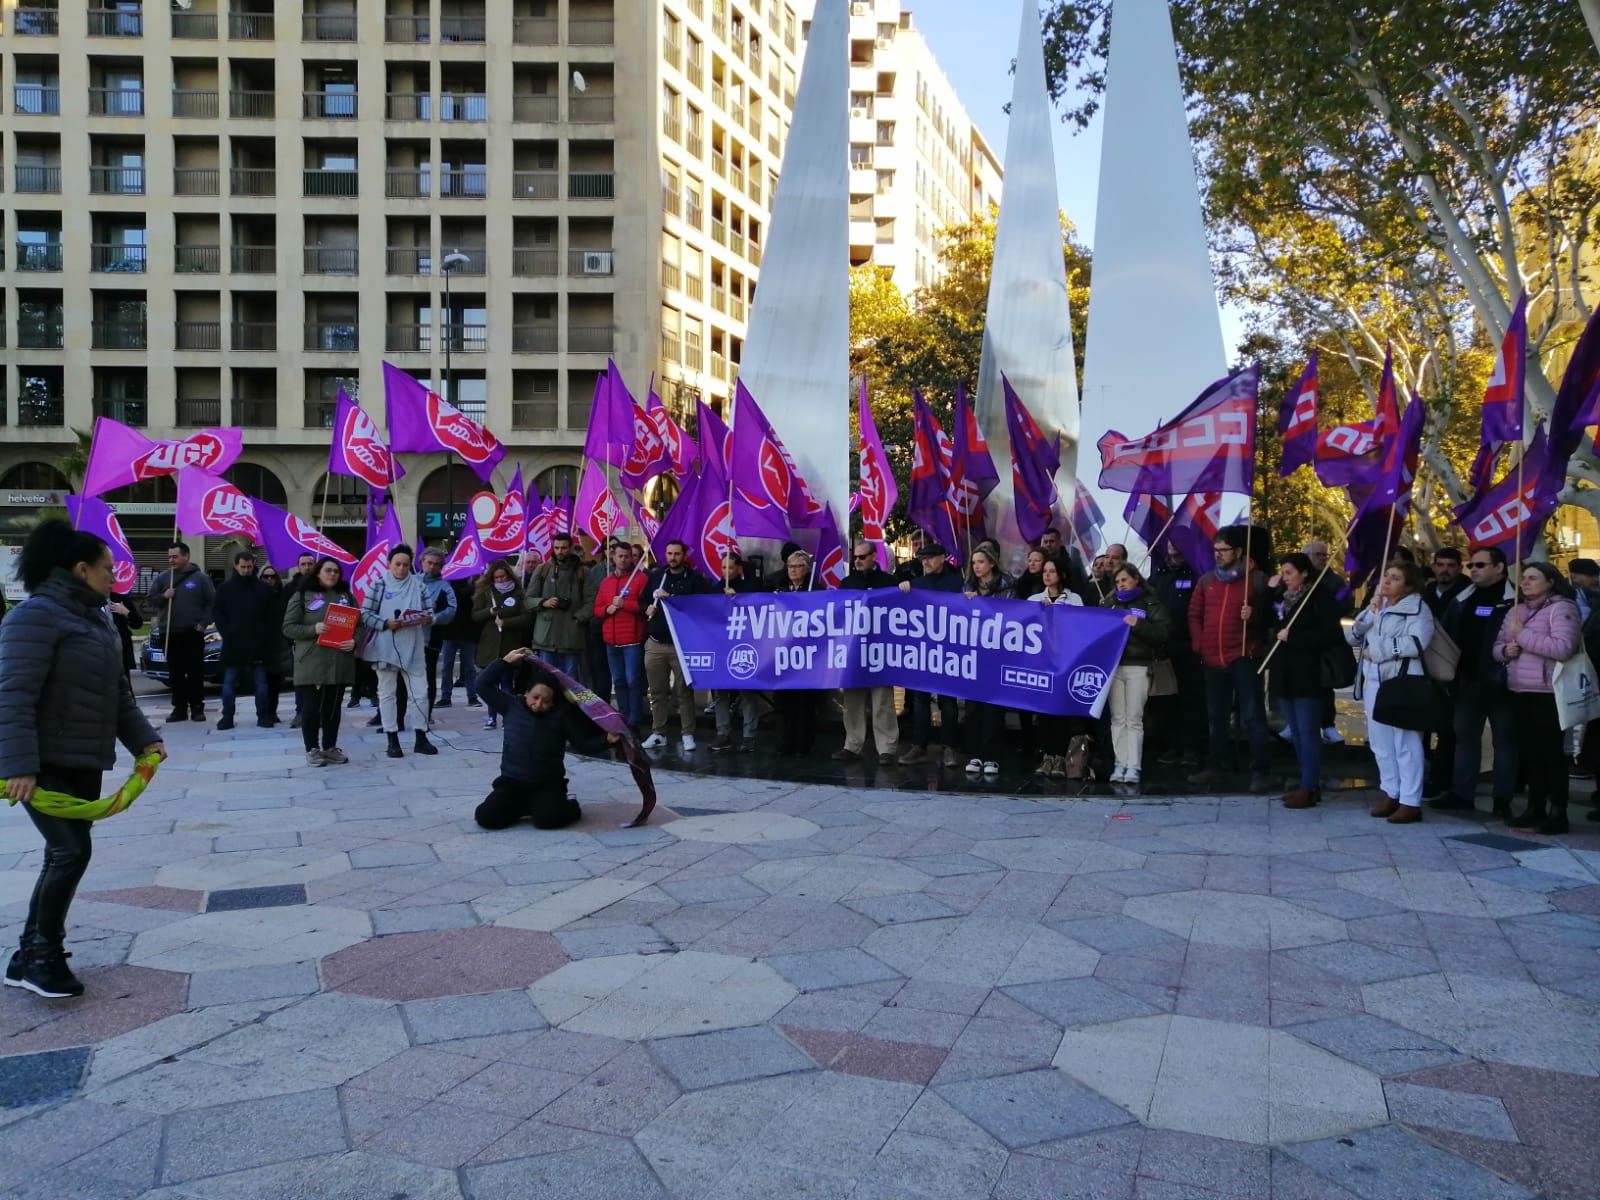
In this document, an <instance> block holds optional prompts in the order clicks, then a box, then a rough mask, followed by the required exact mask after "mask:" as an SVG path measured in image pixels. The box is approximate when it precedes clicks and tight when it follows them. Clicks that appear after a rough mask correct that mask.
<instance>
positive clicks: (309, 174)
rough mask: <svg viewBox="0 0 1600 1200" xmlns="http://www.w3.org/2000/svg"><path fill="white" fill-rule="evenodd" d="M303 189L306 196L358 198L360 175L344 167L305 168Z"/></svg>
mask: <svg viewBox="0 0 1600 1200" xmlns="http://www.w3.org/2000/svg"><path fill="white" fill-rule="evenodd" d="M303 187H304V190H305V194H306V195H307V196H327V197H340V198H345V197H353V196H358V195H360V194H361V175H360V173H359V172H357V171H352V170H348V169H346V168H344V167H307V168H306V170H305V171H304V183H303Z"/></svg>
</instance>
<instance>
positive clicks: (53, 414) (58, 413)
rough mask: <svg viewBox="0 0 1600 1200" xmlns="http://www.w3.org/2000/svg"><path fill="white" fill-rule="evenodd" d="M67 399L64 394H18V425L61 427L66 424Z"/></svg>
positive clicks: (25, 426) (22, 426)
mask: <svg viewBox="0 0 1600 1200" xmlns="http://www.w3.org/2000/svg"><path fill="white" fill-rule="evenodd" d="M66 407H67V402H66V399H65V398H64V397H62V396H18V397H17V425H18V426H19V427H21V428H43V427H46V426H51V427H54V428H57V429H59V428H60V427H61V426H63V425H65V424H66Z"/></svg>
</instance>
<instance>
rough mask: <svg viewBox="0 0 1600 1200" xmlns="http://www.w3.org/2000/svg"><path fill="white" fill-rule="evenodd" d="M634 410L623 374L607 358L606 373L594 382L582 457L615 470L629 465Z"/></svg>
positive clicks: (632, 438) (632, 441) (632, 440)
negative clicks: (626, 464) (592, 399)
mask: <svg viewBox="0 0 1600 1200" xmlns="http://www.w3.org/2000/svg"><path fill="white" fill-rule="evenodd" d="M633 409H634V403H633V397H632V396H631V395H629V393H628V385H627V384H626V383H624V382H623V379H622V371H621V370H620V369H619V368H618V367H617V364H616V363H614V362H612V361H611V360H610V359H609V358H608V359H606V371H605V374H604V375H601V376H600V377H599V378H598V379H596V380H595V381H594V402H593V403H592V404H591V405H590V406H589V429H588V432H587V433H585V434H584V438H583V456H584V457H585V458H588V459H592V460H594V461H595V462H603V463H606V464H608V465H610V466H613V467H620V466H622V465H623V464H624V463H626V462H627V461H628V455H629V452H630V451H631V449H632V447H633V444H634V428H633Z"/></svg>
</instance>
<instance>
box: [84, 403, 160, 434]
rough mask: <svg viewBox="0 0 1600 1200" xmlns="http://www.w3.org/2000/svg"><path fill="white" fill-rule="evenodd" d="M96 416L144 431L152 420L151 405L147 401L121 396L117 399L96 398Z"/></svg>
mask: <svg viewBox="0 0 1600 1200" xmlns="http://www.w3.org/2000/svg"><path fill="white" fill-rule="evenodd" d="M94 415H95V416H97V417H106V418H108V419H109V420H112V421H120V422H122V424H124V425H132V426H133V427H134V428H136V429H142V428H144V426H145V425H146V424H147V423H148V422H149V419H150V403H149V401H147V400H129V399H126V398H124V397H121V396H118V397H115V398H113V397H110V396H96V397H95V398H94Z"/></svg>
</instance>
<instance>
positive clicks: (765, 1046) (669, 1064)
mask: <svg viewBox="0 0 1600 1200" xmlns="http://www.w3.org/2000/svg"><path fill="white" fill-rule="evenodd" d="M650 1053H651V1055H652V1056H653V1057H654V1058H655V1060H656V1062H657V1063H659V1064H660V1065H661V1067H662V1068H663V1069H664V1070H665V1071H666V1072H667V1074H669V1075H671V1076H672V1077H673V1078H674V1079H675V1080H677V1081H678V1085H679V1086H680V1087H682V1088H683V1089H684V1090H685V1091H697V1090H698V1089H700V1088H707V1087H716V1086H717V1085H718V1084H723V1083H740V1082H743V1081H744V1080H747V1079H760V1078H763V1077H765V1076H768V1075H783V1074H786V1073H787V1072H789V1071H804V1070H809V1069H810V1068H811V1066H812V1062H811V1060H810V1059H809V1058H808V1057H806V1055H805V1054H804V1053H802V1052H801V1051H800V1050H798V1049H796V1048H795V1046H794V1044H793V1043H791V1042H789V1041H788V1040H787V1039H785V1038H784V1037H783V1036H782V1035H781V1034H779V1033H778V1032H777V1031H776V1030H774V1029H772V1028H771V1027H769V1026H765V1025H761V1026H755V1027H752V1028H749V1029H727V1030H720V1031H718V1032H716V1033H702V1034H698V1035H696V1036H694V1037H677V1038H661V1039H658V1040H656V1041H653V1042H651V1043H650Z"/></svg>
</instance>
